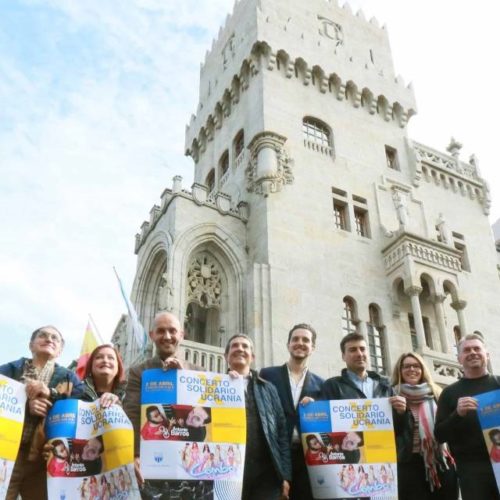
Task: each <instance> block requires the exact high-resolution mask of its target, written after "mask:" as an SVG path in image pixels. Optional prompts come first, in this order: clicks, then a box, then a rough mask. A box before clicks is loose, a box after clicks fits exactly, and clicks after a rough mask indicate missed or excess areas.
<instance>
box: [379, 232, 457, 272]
mask: <svg viewBox="0 0 500 500" xmlns="http://www.w3.org/2000/svg"><path fill="white" fill-rule="evenodd" d="M382 254H383V256H384V265H385V270H386V272H387V274H390V273H391V272H392V271H394V269H396V268H398V267H399V266H401V265H402V264H403V263H404V260H405V258H406V257H410V258H411V259H412V260H413V261H415V262H417V263H420V264H424V265H427V266H431V267H436V268H438V269H441V270H444V271H448V272H449V271H453V272H457V271H458V272H460V271H461V270H462V264H461V260H460V259H461V254H460V251H459V250H456V249H455V248H453V247H450V246H448V245H445V244H443V243H440V242H438V241H434V240H429V239H427V238H423V237H421V236H418V235H416V234H412V233H407V232H404V233H401V234H400V235H399V236H398V237H397V238H396V240H395V241H393V242H392V243H391V244H390V245H388V246H387V247H385V248H384V249H383V250H382Z"/></svg>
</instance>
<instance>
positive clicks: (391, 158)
mask: <svg viewBox="0 0 500 500" xmlns="http://www.w3.org/2000/svg"><path fill="white" fill-rule="evenodd" d="M385 159H386V161H387V166H388V167H389V168H392V170H400V168H399V161H398V152H397V150H396V149H394V148H391V147H390V146H386V147H385Z"/></svg>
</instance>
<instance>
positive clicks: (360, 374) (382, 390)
mask: <svg viewBox="0 0 500 500" xmlns="http://www.w3.org/2000/svg"><path fill="white" fill-rule="evenodd" d="M340 350H341V351H342V359H343V360H344V361H345V364H346V368H344V369H343V370H342V373H341V375H340V376H338V377H332V378H329V379H328V380H326V381H325V383H324V384H323V387H322V388H321V399H335V400H337V399H372V398H389V402H390V403H391V406H392V409H393V410H394V412H395V419H394V425H395V426H396V425H398V420H400V419H401V417H402V416H403V415H405V414H406V399H405V398H403V397H402V396H395V395H394V392H393V390H392V387H391V384H390V382H389V379H388V378H387V377H383V376H381V375H379V374H378V373H376V372H372V371H368V370H367V367H368V352H367V348H366V342H365V338H364V337H363V335H361V334H359V333H349V334H347V335H346V336H345V337H343V338H342V340H341V342H340Z"/></svg>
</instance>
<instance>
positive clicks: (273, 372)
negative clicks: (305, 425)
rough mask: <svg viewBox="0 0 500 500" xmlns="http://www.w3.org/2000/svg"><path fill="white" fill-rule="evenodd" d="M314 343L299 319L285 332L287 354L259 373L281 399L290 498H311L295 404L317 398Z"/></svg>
mask: <svg viewBox="0 0 500 500" xmlns="http://www.w3.org/2000/svg"><path fill="white" fill-rule="evenodd" d="M315 347H316V331H315V330H314V328H313V327H312V326H311V325H308V324H305V323H300V324H298V325H295V326H293V327H292V329H291V330H290V332H289V333H288V342H287V349H288V352H289V353H290V358H289V359H288V361H287V362H286V363H285V364H284V365H282V366H272V367H268V368H263V369H262V370H261V371H260V376H261V377H262V378H263V379H265V380H268V381H269V382H271V383H272V384H273V385H274V386H275V387H276V389H277V390H278V394H279V397H280V400H281V405H282V406H283V410H284V412H285V417H286V420H287V429H288V435H289V438H290V445H291V456H292V483H291V485H290V499H291V500H312V498H313V497H312V492H311V486H310V483H309V476H308V473H307V467H306V464H305V461H304V453H303V451H302V445H301V443H300V425H299V412H298V405H299V402H300V401H302V399H303V398H304V397H311V398H313V399H317V397H318V396H319V394H320V391H321V385H322V384H323V382H324V380H323V379H322V378H321V377H319V376H318V375H315V374H314V373H312V372H311V371H310V370H309V367H308V364H309V358H310V357H311V354H312V353H313V352H314V349H315Z"/></svg>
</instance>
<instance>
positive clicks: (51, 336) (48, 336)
mask: <svg viewBox="0 0 500 500" xmlns="http://www.w3.org/2000/svg"><path fill="white" fill-rule="evenodd" d="M36 338H37V339H43V340H50V341H51V342H54V344H60V343H61V340H62V339H61V336H60V335H59V334H58V333H49V332H44V331H42V332H40V333H39V334H38V335H37V336H36Z"/></svg>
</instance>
